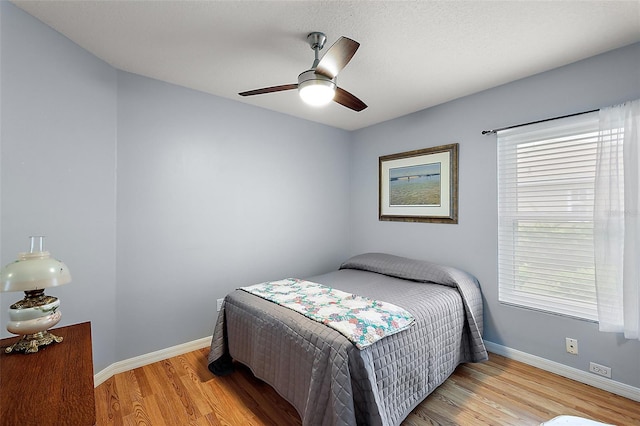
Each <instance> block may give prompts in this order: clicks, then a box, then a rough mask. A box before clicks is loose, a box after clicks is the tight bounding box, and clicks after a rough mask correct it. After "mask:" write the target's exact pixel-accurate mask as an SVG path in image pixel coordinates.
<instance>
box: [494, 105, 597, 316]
mask: <svg viewBox="0 0 640 426" xmlns="http://www.w3.org/2000/svg"><path fill="white" fill-rule="evenodd" d="M597 136H598V114H597V113H591V114H584V115H580V116H576V117H570V118H564V119H558V120H553V121H548V122H544V123H538V124H533V125H529V126H522V127H518V128H513V129H509V130H504V131H500V132H498V222H499V223H498V277H499V278H498V280H499V300H500V301H501V302H503V303H508V304H513V305H518V306H523V307H528V308H532V309H537V310H542V311H547V312H553V313H558V314H563V315H569V316H573V317H578V318H584V319H589V320H597V315H598V314H597V308H596V290H595V267H594V265H595V263H594V255H593V203H594V179H595V166H596V142H597Z"/></svg>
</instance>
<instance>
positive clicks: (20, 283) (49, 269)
mask: <svg viewBox="0 0 640 426" xmlns="http://www.w3.org/2000/svg"><path fill="white" fill-rule="evenodd" d="M70 281H71V273H70V272H69V268H67V265H65V264H64V263H63V262H61V261H59V260H56V259H52V258H51V257H50V255H49V252H48V251H41V252H35V253H20V255H19V259H18V260H16V261H15V262H13V263H10V264H8V265H7V266H5V267H4V268H2V271H0V283H1V284H0V285H1V287H0V291H3V292H7V291H31V290H39V289H43V288H47V287H56V286H59V285H63V284H67V283H68V282H70Z"/></svg>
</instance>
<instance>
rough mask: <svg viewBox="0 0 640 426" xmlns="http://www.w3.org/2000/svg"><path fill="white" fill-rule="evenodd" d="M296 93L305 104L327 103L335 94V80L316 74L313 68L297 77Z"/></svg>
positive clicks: (318, 104) (317, 104)
mask: <svg viewBox="0 0 640 426" xmlns="http://www.w3.org/2000/svg"><path fill="white" fill-rule="evenodd" d="M298 93H299V94H300V98H301V99H302V100H303V101H304V102H305V103H306V104H307V105H311V106H323V105H327V104H328V103H329V102H331V101H332V100H333V98H334V96H335V94H336V82H335V79H330V78H327V77H324V76H322V75H318V74H316V73H315V72H314V70H309V71H305V72H303V73H302V74H300V76H299V77H298Z"/></svg>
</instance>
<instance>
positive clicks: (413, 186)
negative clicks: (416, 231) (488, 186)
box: [378, 143, 458, 223]
mask: <svg viewBox="0 0 640 426" xmlns="http://www.w3.org/2000/svg"><path fill="white" fill-rule="evenodd" d="M379 168H380V178H379V179H380V180H379V187H380V196H379V206H378V213H379V218H380V220H394V221H400V222H436V223H458V144H457V143H454V144H450V145H442V146H436V147H433V148H425V149H419V150H416V151H409V152H401V153H399V154H392V155H385V156H382V157H380V162H379Z"/></svg>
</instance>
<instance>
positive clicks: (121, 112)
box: [117, 72, 349, 359]
mask: <svg viewBox="0 0 640 426" xmlns="http://www.w3.org/2000/svg"><path fill="white" fill-rule="evenodd" d="M117 211H118V215H117V216H118V231H117V235H118V238H117V241H118V243H117V259H118V271H117V289H118V291H117V295H118V303H117V329H118V333H119V336H118V359H126V358H129V357H131V356H134V355H139V354H140V353H146V352H150V351H152V350H157V349H163V348H166V347H169V346H172V345H175V344H177V343H183V342H188V341H192V340H195V339H198V338H201V337H203V336H208V335H210V334H211V333H212V331H213V324H214V320H215V317H216V315H215V301H216V299H217V298H222V297H224V295H225V294H227V293H228V292H229V291H231V290H233V289H235V288H237V287H238V286H241V285H247V284H250V283H256V282H261V281H265V280H270V279H279V278H282V277H290V276H292V277H304V276H309V275H312V274H316V273H320V272H326V271H329V270H332V269H335V268H337V266H338V265H339V264H340V262H341V261H342V260H344V259H345V257H346V255H347V252H348V241H349V240H348V239H349V232H348V221H349V214H348V212H349V134H348V133H347V132H344V131H342V130H337V129H334V128H331V127H327V126H323V125H318V124H314V123H311V122H307V121H303V120H299V119H294V118H292V117H289V116H285V115H283V114H277V113H273V112H269V111H266V110H263V109H258V108H253V107H248V106H247V105H245V104H242V103H239V102H234V101H230V100H225V99H221V98H217V97H214V96H210V95H206V94H203V93H199V92H195V91H190V90H186V89H183V88H180V87H176V86H172V85H169V84H165V83H161V82H159V81H155V80H151V79H148V78H144V77H139V76H135V75H132V74H127V73H122V72H121V73H119V74H118V210H117ZM135 324H138V325H137V326H132V325H135Z"/></svg>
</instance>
